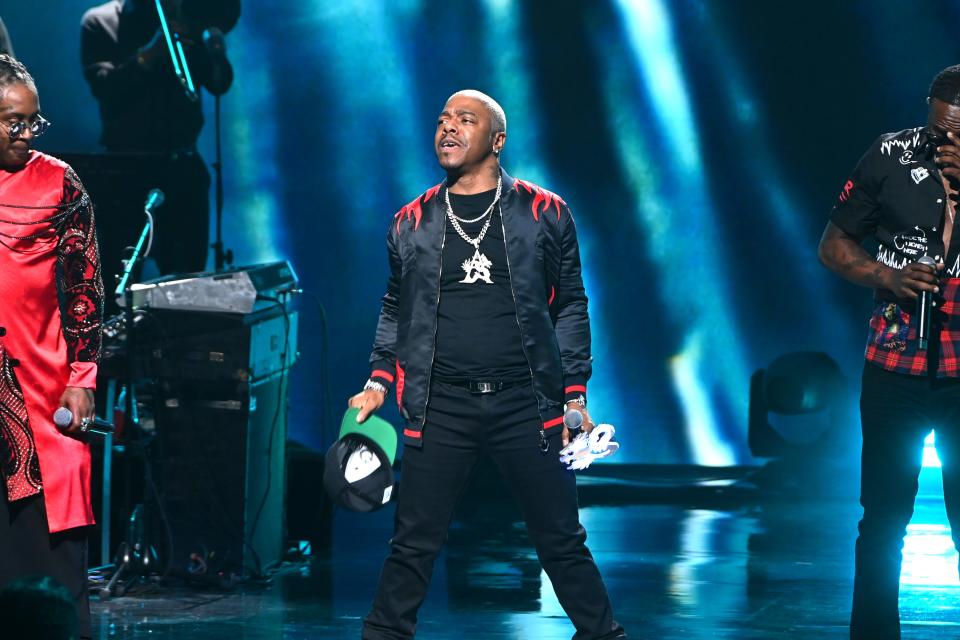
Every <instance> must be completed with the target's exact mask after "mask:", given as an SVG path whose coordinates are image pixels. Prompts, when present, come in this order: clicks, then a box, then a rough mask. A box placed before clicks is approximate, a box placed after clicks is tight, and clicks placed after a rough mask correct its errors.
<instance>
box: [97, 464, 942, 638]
mask: <svg viewBox="0 0 960 640" xmlns="http://www.w3.org/2000/svg"><path fill="white" fill-rule="evenodd" d="M938 476H939V470H938V469H925V470H924V476H923V481H922V488H921V496H920V498H919V499H918V502H917V510H916V513H915V515H914V519H913V521H912V523H911V525H910V532H909V535H908V537H907V541H906V544H905V548H904V569H903V578H902V581H901V582H902V587H901V589H902V594H901V614H902V618H903V620H904V638H908V639H909V638H913V639H915V640H919V639H933V638H938V639H939V638H944V637H954V634H957V635H960V611H958V604H960V587H958V581H957V555H956V552H955V551H954V550H953V546H952V544H951V541H950V537H949V529H948V527H947V525H946V516H945V514H944V511H943V507H942V503H941V497H940V494H939V491H940V487H939V477H938ZM603 482H605V481H604V480H597V479H588V480H587V481H586V482H584V483H582V492H581V493H582V502H583V504H584V506H583V509H582V512H581V514H582V515H581V517H582V520H583V523H584V525H585V526H586V528H587V531H588V534H589V538H588V544H589V546H590V548H591V550H592V551H593V553H594V555H595V557H596V559H597V562H598V563H599V565H600V568H601V571H602V572H603V574H604V576H605V578H606V581H607V585H608V588H609V591H610V594H611V598H612V600H613V604H614V609H615V611H616V613H617V618H618V619H619V620H620V622H621V623H623V625H624V626H625V627H626V628H627V630H628V632H629V634H630V637H631V638H654V639H662V638H683V639H684V640H707V639H712V638H731V639H732V638H737V639H745V638H757V639H759V638H764V639H770V638H774V639H777V638H784V639H785V638H791V639H803V638H810V639H817V640H823V639H829V638H835V639H837V640H840V639H841V638H846V637H847V634H848V632H847V627H846V622H847V618H848V615H849V603H850V597H851V588H852V575H853V544H854V539H855V535H856V523H857V519H858V517H859V508H858V506H857V505H856V500H855V498H852V499H847V498H844V499H831V500H826V499H820V500H813V499H795V498H789V499H783V500H780V501H771V500H770V499H766V500H763V501H760V500H757V499H755V497H754V498H753V499H752V498H750V497H749V495H739V494H736V493H735V492H726V493H723V492H721V493H718V494H716V496H714V497H713V498H711V497H709V496H710V494H709V493H707V494H705V493H704V492H703V491H702V490H701V491H699V492H689V493H688V494H686V498H684V497H683V495H684V494H682V493H676V494H675V495H672V496H671V500H672V501H673V502H674V503H673V504H666V503H664V501H663V499H662V498H663V496H662V495H661V496H659V498H658V499H657V500H656V502H658V504H638V503H636V502H633V503H628V501H624V504H610V503H609V502H610V501H609V500H607V501H603V500H596V499H594V498H596V497H597V496H601V497H602V496H610V495H613V494H615V493H616V492H615V491H614V490H613V489H612V488H610V487H609V486H605V485H604V484H603ZM478 484H482V483H478ZM707 484H709V483H707V482H704V483H701V485H700V486H701V488H702V487H703V486H704V485H707ZM718 484H719V485H721V486H722V485H723V482H718ZM628 485H629V483H628V482H620V483H619V486H620V488H621V489H622V488H623V486H628ZM647 488H648V489H649V487H647ZM502 490H503V488H502V487H499V486H495V487H494V488H493V489H492V490H490V491H481V490H480V489H479V488H478V487H477V486H475V487H474V490H473V496H468V497H467V499H466V500H467V501H469V503H468V502H465V503H464V505H465V507H464V508H462V509H461V513H460V514H459V516H458V518H457V521H456V522H455V524H454V528H453V529H452V530H451V534H450V542H449V545H448V548H447V550H446V552H445V553H444V555H443V556H441V557H440V559H439V560H438V562H437V565H436V571H435V578H434V582H433V584H432V586H431V592H430V595H429V597H428V600H427V603H426V605H425V606H424V608H423V610H422V611H421V616H420V619H421V625H420V631H419V634H418V637H421V638H437V639H445V638H458V639H460V638H463V639H466V638H534V639H554V638H556V639H563V638H569V637H570V636H571V635H572V634H573V628H572V626H571V625H570V623H569V622H568V621H567V619H566V617H565V616H564V615H563V612H562V610H561V609H560V607H559V605H558V603H557V601H556V598H555V597H554V595H553V591H552V589H551V587H550V583H549V581H548V580H547V578H546V576H545V575H544V574H543V573H542V571H541V570H540V568H539V565H538V563H537V560H536V556H535V555H534V553H533V550H532V549H531V548H530V546H529V544H528V541H527V538H526V534H525V533H524V531H523V527H522V525H521V524H520V523H519V520H518V517H519V514H518V513H517V511H516V510H515V508H514V507H513V506H512V502H511V501H510V500H509V498H508V497H506V495H507V494H505V493H502ZM655 494H656V492H653V494H651V492H650V491H646V492H645V493H644V495H647V496H648V497H649V496H650V495H655ZM478 496H479V498H478ZM717 496H719V497H717ZM731 496H732V497H731ZM484 497H485V499H484ZM680 505H684V506H680ZM391 518H392V510H384V511H383V512H381V513H376V514H367V515H363V514H352V513H344V512H341V513H338V514H337V515H336V518H335V521H334V530H333V536H334V545H333V548H334V551H333V553H331V554H328V555H326V556H323V557H318V558H315V559H314V561H313V562H312V563H305V564H302V565H290V566H289V567H287V568H285V569H284V570H282V571H281V572H280V573H278V575H277V576H275V578H274V580H273V583H272V584H271V585H269V586H267V587H264V588H261V589H255V588H248V589H246V590H245V591H244V592H242V593H241V592H238V591H234V592H229V593H218V592H209V591H208V592H198V591H191V590H173V589H156V590H155V591H154V592H152V593H143V594H141V595H138V596H134V597H126V598H121V599H117V600H113V601H110V602H95V603H94V605H93V606H94V620H95V633H94V637H96V638H156V639H166V638H177V639H178V640H179V639H183V638H205V639H207V640H219V639H230V640H239V639H260V638H263V639H276V640H280V639H281V638H297V639H299V638H359V634H360V623H361V619H362V617H363V615H364V614H365V613H366V611H367V608H368V606H369V602H370V598H371V596H372V592H373V589H374V585H375V582H376V579H377V575H378V572H379V569H380V564H381V562H382V560H383V557H384V555H385V554H386V552H387V544H386V542H387V539H388V538H389V534H390V528H391Z"/></svg>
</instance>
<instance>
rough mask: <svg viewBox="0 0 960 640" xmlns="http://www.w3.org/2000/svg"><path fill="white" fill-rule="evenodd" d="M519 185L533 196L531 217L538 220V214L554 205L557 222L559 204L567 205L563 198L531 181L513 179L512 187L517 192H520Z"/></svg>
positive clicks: (558, 218)
mask: <svg viewBox="0 0 960 640" xmlns="http://www.w3.org/2000/svg"><path fill="white" fill-rule="evenodd" d="M520 187H523V188H524V189H526V190H527V193H532V194H534V196H533V206H532V207H531V209H533V219H534V220H536V221H537V222H539V221H540V214H541V213H546V212H547V210H549V209H550V207H551V206H552V207H554V208H555V209H556V210H557V222H559V221H560V205H561V204H562V205H563V206H567V203H566V202H564V201H563V198H561V197H560V196H558V195H557V194H555V193H554V192H552V191H547V190H546V189H544V188H543V187H538V186H537V185H535V184H533V183H532V182H527V181H526V180H520V179H517V180H515V181H514V184H513V188H514V189H516V190H517V193H519V192H520ZM541 204H542V205H543V208H542V209H541V208H540V205H541Z"/></svg>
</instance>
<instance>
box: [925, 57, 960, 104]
mask: <svg viewBox="0 0 960 640" xmlns="http://www.w3.org/2000/svg"><path fill="white" fill-rule="evenodd" d="M929 96H930V97H931V98H936V99H937V100H942V101H943V102H946V103H948V104H953V105H957V106H960V64H955V65H953V66H952V67H947V68H946V69H944V70H943V71H941V72H940V73H938V74H937V75H936V76H935V77H934V79H933V82H931V83H930V93H929Z"/></svg>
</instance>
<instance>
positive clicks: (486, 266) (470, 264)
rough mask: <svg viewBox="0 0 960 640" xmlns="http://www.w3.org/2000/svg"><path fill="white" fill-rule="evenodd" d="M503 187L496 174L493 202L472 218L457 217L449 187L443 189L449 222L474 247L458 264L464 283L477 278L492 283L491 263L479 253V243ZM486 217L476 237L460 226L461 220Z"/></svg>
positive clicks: (490, 219) (478, 219) (471, 281)
mask: <svg viewBox="0 0 960 640" xmlns="http://www.w3.org/2000/svg"><path fill="white" fill-rule="evenodd" d="M502 187H503V181H502V180H501V178H500V177H499V176H498V177H497V193H496V195H494V197H493V202H491V203H490V206H489V207H487V210H486V211H484V212H483V215H481V216H480V217H479V218H474V219H473V220H464V219H463V218H460V217H458V216H457V215H455V214H454V213H453V207H452V206H451V205H450V189H449V188H448V189H447V190H446V191H444V193H443V195H444V199H445V200H446V203H447V217H448V218H449V219H450V223H451V224H452V225H453V229H454V230H455V231H456V232H457V235H459V236H460V237H461V238H463V240H464V242H466V243H467V244H469V245H472V246H473V248H474V252H473V257H472V258H470V259H469V260H464V261H463V264H462V265H460V266H461V268H462V269H463V270H464V271H465V272H466V275H465V276H464V277H463V280H461V281H460V282H462V283H465V284H473V283H475V282H476V281H477V280H483V281H484V282H486V283H487V284H493V280H491V279H490V269H491V268H492V267H493V263H492V262H491V261H490V259H489V258H488V257H487V256H485V255H484V254H482V253H480V243H481V242H482V241H483V238H484V236H486V235H487V231H489V230H490V222H491V221H492V220H493V208H494V207H495V206H497V203H498V202H500V190H501V188H502ZM484 218H487V221H486V222H485V223H484V225H483V228H482V229H481V230H480V235H478V236H477V237H476V238H471V237H470V236H468V235H467V233H466V231H464V230H463V227H461V226H460V223H461V222H464V223H471V222H479V221H480V220H483V219H484Z"/></svg>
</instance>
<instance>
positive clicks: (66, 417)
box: [53, 407, 113, 436]
mask: <svg viewBox="0 0 960 640" xmlns="http://www.w3.org/2000/svg"><path fill="white" fill-rule="evenodd" d="M71 422H73V412H72V411H70V409H67V408H66V407H60V408H59V409H57V410H56V411H55V412H54V413H53V424H55V425H57V427H59V428H60V429H66V428H67V427H69V426H70V423H71ZM86 433H95V434H97V435H101V436H106V435H109V434H111V433H113V425H112V424H111V423H109V422H107V421H106V420H101V419H100V418H95V419H94V420H93V422H91V423H90V426H89V427H88V428H87V430H86Z"/></svg>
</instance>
